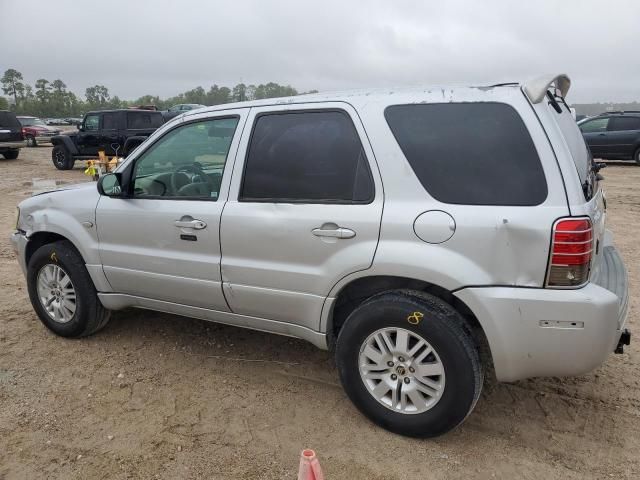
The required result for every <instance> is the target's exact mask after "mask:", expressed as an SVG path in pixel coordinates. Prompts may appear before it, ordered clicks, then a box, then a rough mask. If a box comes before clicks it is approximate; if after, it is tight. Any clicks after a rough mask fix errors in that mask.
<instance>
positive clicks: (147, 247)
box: [96, 109, 246, 311]
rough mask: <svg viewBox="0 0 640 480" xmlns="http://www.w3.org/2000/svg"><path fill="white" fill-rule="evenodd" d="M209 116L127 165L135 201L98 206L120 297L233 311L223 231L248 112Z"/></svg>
mask: <svg viewBox="0 0 640 480" xmlns="http://www.w3.org/2000/svg"><path fill="white" fill-rule="evenodd" d="M206 115H208V117H207V116H205V114H200V115H196V116H194V117H193V119H189V121H188V122H180V123H179V124H177V125H175V126H174V127H173V128H171V129H169V130H167V131H165V132H164V133H163V135H162V136H161V137H160V138H158V139H157V140H156V141H155V142H153V143H152V144H150V145H149V146H148V147H147V148H146V149H145V150H144V151H142V152H141V153H140V154H139V155H136V157H135V158H132V159H131V160H130V162H128V164H127V166H126V168H125V170H126V169H131V185H130V189H129V194H130V195H131V198H109V197H102V198H101V199H100V202H99V203H98V208H97V212H96V220H97V227H98V236H99V240H100V255H101V259H102V264H103V268H104V273H105V275H106V277H107V279H108V280H109V283H110V284H111V286H112V288H113V289H114V291H115V292H118V293H125V294H129V295H134V296H139V297H144V298H150V299H156V300H163V301H168V302H173V303H178V304H182V305H189V306H196V307H202V308H209V309H214V310H220V311H228V307H227V304H226V302H225V300H224V297H223V294H222V288H221V277H220V239H219V224H220V214H221V212H222V209H223V206H224V202H225V200H226V198H227V193H228V185H229V181H230V178H231V164H232V161H231V160H232V159H233V158H234V156H235V152H236V150H237V143H238V137H239V133H238V132H240V131H241V130H242V128H241V127H242V124H243V123H244V119H245V116H246V113H245V111H244V110H240V109H238V110H228V111H225V112H224V115H220V116H217V117H212V116H211V114H210V113H209V114H206ZM123 175H124V176H126V174H123Z"/></svg>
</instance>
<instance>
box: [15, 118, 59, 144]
mask: <svg viewBox="0 0 640 480" xmlns="http://www.w3.org/2000/svg"><path fill="white" fill-rule="evenodd" d="M17 118H18V121H19V122H20V124H21V125H22V135H23V137H24V139H25V141H26V142H27V147H37V146H38V145H41V144H43V143H51V138H52V137H53V136H55V135H60V129H59V128H52V127H50V126H49V125H47V124H46V123H45V122H44V121H43V120H41V119H40V118H38V117H26V116H19V117H17Z"/></svg>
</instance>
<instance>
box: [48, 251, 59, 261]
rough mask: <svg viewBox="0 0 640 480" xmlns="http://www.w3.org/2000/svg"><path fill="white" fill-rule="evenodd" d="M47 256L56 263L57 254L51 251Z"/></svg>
mask: <svg viewBox="0 0 640 480" xmlns="http://www.w3.org/2000/svg"><path fill="white" fill-rule="evenodd" d="M49 258H50V259H51V260H52V261H54V262H56V263H58V256H57V255H56V252H51V255H50V256H49Z"/></svg>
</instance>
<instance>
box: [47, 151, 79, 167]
mask: <svg viewBox="0 0 640 480" xmlns="http://www.w3.org/2000/svg"><path fill="white" fill-rule="evenodd" d="M51 160H52V161H53V165H54V166H55V167H56V168H57V169H58V170H71V169H72V168H73V163H74V162H73V157H72V156H71V153H69V150H67V149H66V148H65V147H64V145H55V146H54V147H53V150H51Z"/></svg>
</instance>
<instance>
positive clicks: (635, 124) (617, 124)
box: [609, 117, 640, 132]
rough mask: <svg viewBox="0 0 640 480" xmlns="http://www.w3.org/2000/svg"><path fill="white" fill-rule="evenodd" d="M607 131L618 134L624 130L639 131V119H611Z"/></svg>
mask: <svg viewBox="0 0 640 480" xmlns="http://www.w3.org/2000/svg"><path fill="white" fill-rule="evenodd" d="M609 130H611V131H614V132H620V131H624V130H640V117H612V118H611V120H610V121H609Z"/></svg>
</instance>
